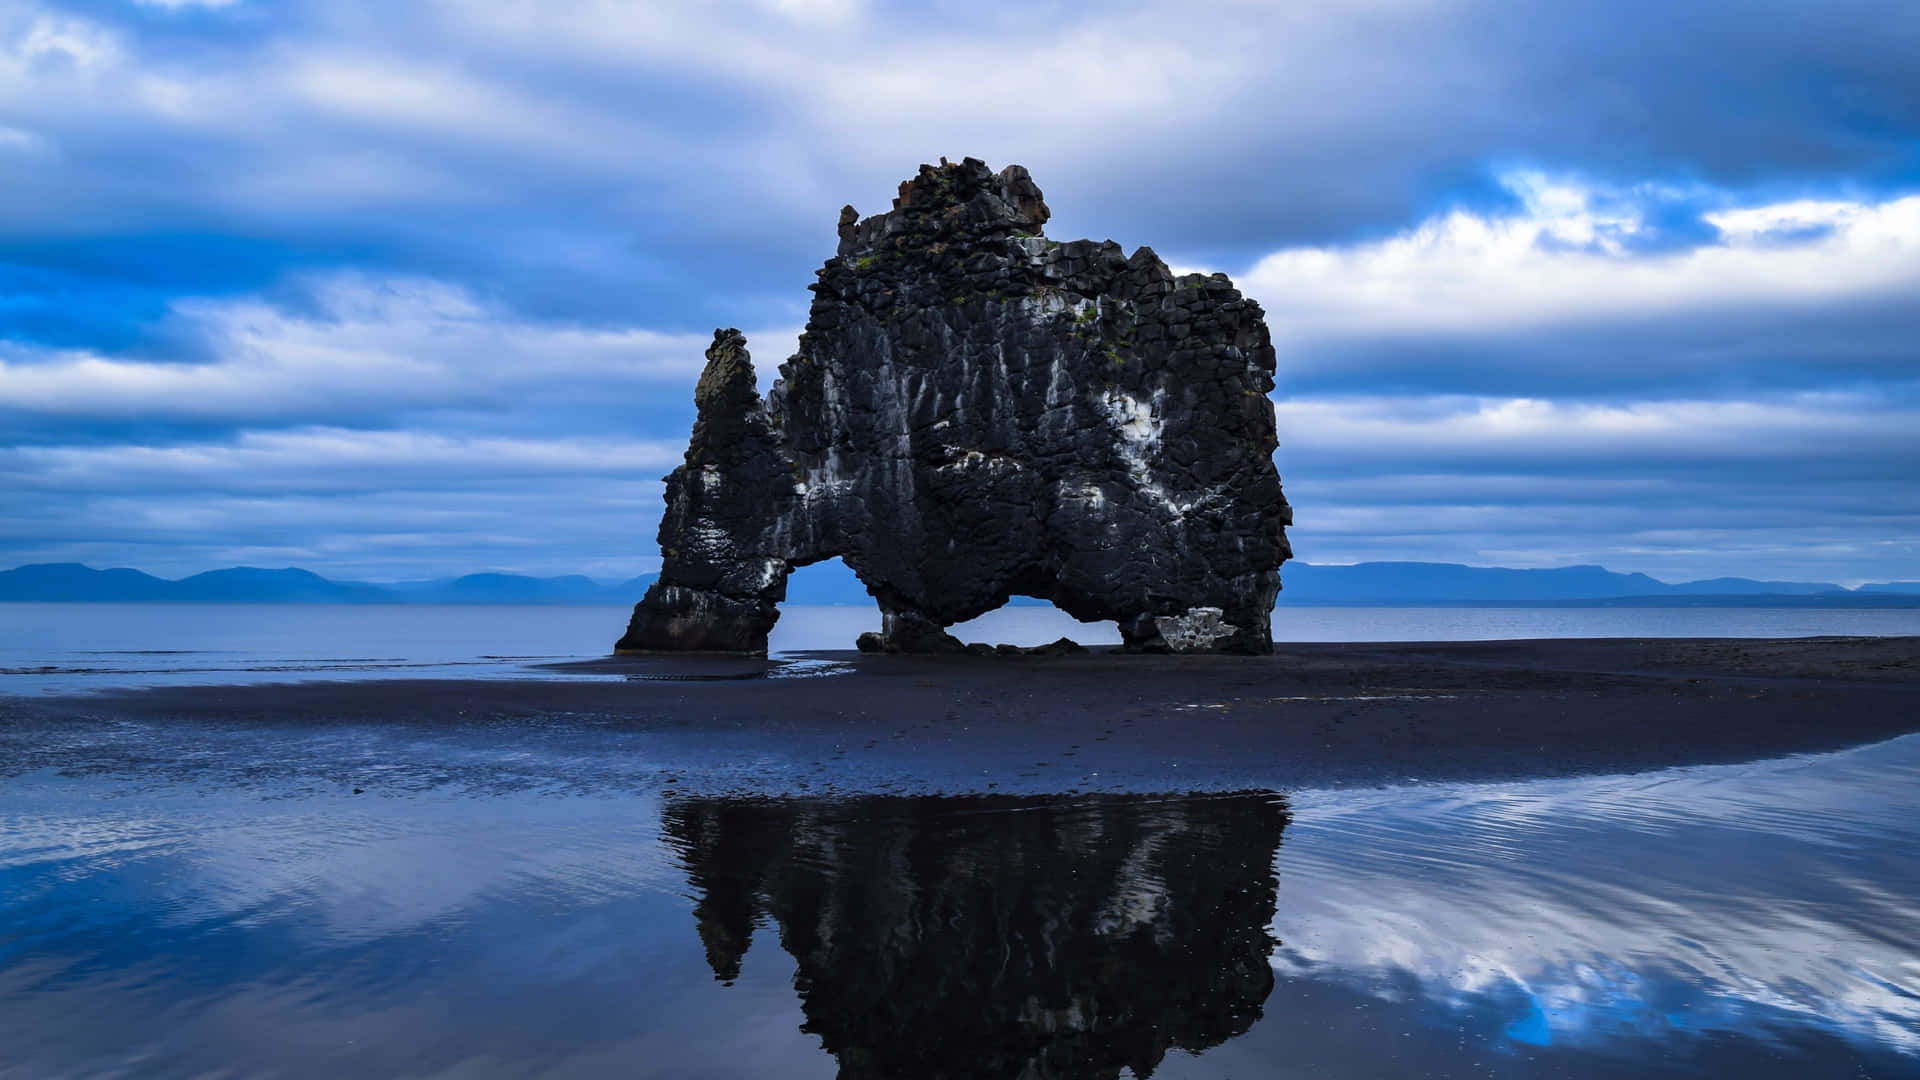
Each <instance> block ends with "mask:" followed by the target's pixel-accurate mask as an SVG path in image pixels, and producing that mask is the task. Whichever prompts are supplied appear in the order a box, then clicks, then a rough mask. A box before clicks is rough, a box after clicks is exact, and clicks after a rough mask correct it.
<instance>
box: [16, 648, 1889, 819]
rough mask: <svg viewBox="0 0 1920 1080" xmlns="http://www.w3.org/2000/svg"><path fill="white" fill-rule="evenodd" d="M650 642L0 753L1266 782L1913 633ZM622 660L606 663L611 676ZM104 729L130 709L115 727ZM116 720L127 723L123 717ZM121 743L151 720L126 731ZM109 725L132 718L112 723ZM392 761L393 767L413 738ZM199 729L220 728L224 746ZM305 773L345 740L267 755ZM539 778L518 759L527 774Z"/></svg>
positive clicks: (802, 774) (912, 784)
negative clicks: (664, 651)
mask: <svg viewBox="0 0 1920 1080" xmlns="http://www.w3.org/2000/svg"><path fill="white" fill-rule="evenodd" d="M795 660H796V661H803V662H804V661H813V662H819V661H830V662H832V663H833V664H835V665H840V666H843V668H844V670H843V671H842V672H841V673H837V674H829V675H820V676H813V677H806V678H764V677H760V676H762V675H763V674H764V673H765V672H766V671H768V670H769V669H777V668H779V667H780V666H781V665H782V664H783V663H791V662H794V661H782V660H778V659H776V660H774V661H754V660H739V659H735V660H726V659H718V658H693V657H670V658H663V657H660V656H643V657H607V658H604V659H599V660H590V661H581V662H573V663H565V664H558V665H543V666H544V667H547V668H549V669H550V670H554V671H557V672H559V671H564V672H570V673H575V674H583V675H600V676H609V677H608V678H602V679H598V680H594V681H585V680H579V681H572V680H556V679H551V678H549V679H537V678H530V679H526V680H515V679H487V680H459V679H447V680H407V679H377V680H363V681H353V682H345V681H341V682H326V681H321V682H305V683H279V684H247V685H226V686H203V687H158V688H152V689H144V690H107V691H98V692H90V693H85V694H77V695H73V696H67V697H48V698H31V699H28V698H11V699H0V755H4V758H5V759H6V760H10V761H12V762H13V763H14V764H13V767H12V768H11V769H8V770H5V772H0V775H5V774H8V773H12V774H17V773H19V772H23V771H31V770H35V769H52V770H55V771H56V772H60V773H62V774H64V775H122V776H126V775H135V776H137V775H139V774H140V772H141V770H143V769H157V770H161V771H164V772H166V773H167V774H169V775H172V776H175V777H176V778H179V777H183V776H185V777H191V776H192V775H193V774H194V773H195V770H196V769H200V770H202V771H203V772H204V774H205V775H206V777H208V778H209V779H214V780H218V779H219V777H220V776H221V775H224V774H223V773H222V772H221V768H222V767H221V766H219V765H218V763H217V760H211V759H209V760H201V759H200V758H198V757H195V756H194V755H193V754H187V753H184V748H182V750H171V749H168V748H167V747H169V746H170V745H171V744H172V743H173V742H185V743H188V744H193V743H195V740H198V741H199V742H200V743H207V744H223V743H234V742H236V741H245V742H247V744H248V745H249V746H251V747H252V748H253V751H252V752H254V753H255V754H256V756H257V755H258V754H259V753H261V752H265V753H267V754H269V755H270V756H271V753H272V750H273V748H274V747H276V746H282V745H284V746H287V747H289V753H290V754H291V752H292V750H293V749H296V748H297V747H298V745H299V743H300V740H303V739H312V738H323V737H326V736H328V735H329V733H332V734H338V733H340V732H342V731H362V732H368V733H380V734H381V736H382V737H384V738H387V739H389V740H406V739H411V740H413V742H412V743H411V744H410V745H413V746H414V747H415V748H416V750H418V748H419V747H420V746H421V744H423V743H424V744H426V745H429V746H431V745H435V744H445V745H449V746H454V747H459V748H464V750H473V749H474V748H475V747H489V748H493V749H490V750H489V751H488V752H489V753H491V752H494V750H498V749H499V748H501V747H514V746H521V747H528V746H537V747H544V748H552V747H555V746H563V747H565V748H566V750H567V752H568V753H572V754H585V755H590V756H595V757H599V756H604V757H605V760H606V768H607V769H608V770H609V776H612V775H614V774H618V777H619V779H618V781H617V783H615V782H614V781H612V780H609V783H614V784H615V786H620V787H622V788H623V789H626V790H632V789H635V788H641V789H644V788H649V787H657V788H658V789H659V790H662V791H675V792H695V791H698V792H705V793H713V794H730V793H731V794H743V795H765V796H774V795H802V794H804V795H854V794H873V793H889V794H935V793H938V794H967V793H1001V794H1006V793H1017V792H1024V793H1066V792H1091V791H1116V792H1118V791H1175V790H1179V791H1210V790H1215V791H1217V790H1234V789H1251V788H1268V789H1274V790H1285V789H1297V788H1306V787H1330V786H1342V787H1345V786H1376V785H1381V784H1394V783H1407V782H1424V781H1439V780H1508V779H1525V778H1533V777H1552V776H1568V775H1578V774H1592V773H1620V772H1640V771H1646V770H1650V769H1660V768H1667V767H1673V766H1681V765H1696V764H1715V763H1730V762H1739V761H1749V760H1759V759H1765V758H1773V757H1779V756H1783V755H1787V754H1794V753H1809V752H1820V751H1829V750H1838V749H1843V748H1846V747H1849V746H1856V745H1862V744H1866V743H1872V742H1879V741H1882V740H1884V739H1888V738H1893V737H1895V736H1899V735H1904V734H1908V733H1911V732H1914V731H1920V638H1799V639H1752V638H1737V639H1564V640H1534V641H1472V642H1397V643H1326V644H1315V645H1300V644H1286V645H1281V646H1278V647H1276V651H1275V653H1274V654H1273V655H1272V656H1265V657H1216V656H1138V655H1121V654H1118V653H1117V652H1115V651H1112V650H1099V649H1096V650H1094V651H1091V652H1089V653H1086V654H1083V655H1073V656H1047V657H1036V656H994V657H979V656H969V655H956V656H863V655H860V654H857V653H851V652H844V653H843V652H827V653H811V654H803V655H799V656H796V657H795ZM619 676H625V678H618V677H619ZM115 731H119V732H122V734H121V735H118V736H116V735H115V734H114V732H115ZM127 731H135V732H138V733H139V734H140V738H138V739H134V738H132V737H131V736H128V735H126V734H124V733H125V732H127ZM132 743H140V744H141V746H142V747H143V748H142V749H141V750H140V751H139V752H138V753H135V752H133V751H132V750H131V749H129V748H128V746H129V745H131V744H132ZM123 744H127V745H123ZM383 752H385V753H388V754H389V756H393V755H394V754H398V755H399V757H397V758H396V759H395V760H396V764H395V765H394V766H393V767H394V768H396V769H399V770H400V771H401V772H405V771H406V770H407V768H409V767H410V766H409V759H408V758H407V756H406V755H407V754H409V753H413V752H414V751H393V750H388V751H383ZM217 757H218V755H213V758H214V759H217ZM284 767H285V768H287V769H291V770H293V771H296V772H303V773H304V774H306V775H310V776H311V777H315V778H319V777H326V776H332V775H335V774H338V775H339V776H340V777H341V780H340V782H341V783H351V784H354V785H355V786H359V785H361V784H365V783H372V782H373V781H370V780H363V781H354V780H352V778H351V776H349V775H348V774H357V773H361V772H365V771H367V768H366V766H365V765H364V763H361V764H356V763H355V762H353V761H351V760H346V761H339V762H329V761H326V760H314V761H308V762H304V763H288V764H286V765H285V766H284ZM533 779H535V780H537V777H535V778H533Z"/></svg>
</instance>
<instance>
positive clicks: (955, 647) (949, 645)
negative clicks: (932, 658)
mask: <svg viewBox="0 0 1920 1080" xmlns="http://www.w3.org/2000/svg"><path fill="white" fill-rule="evenodd" d="M856 644H857V645H858V646H859V648H860V651H861V652H889V653H957V652H965V651H966V649H967V647H966V646H965V645H962V644H961V643H960V639H959V638H956V637H954V636H953V635H952V634H949V633H947V628H946V627H945V626H942V625H941V624H939V623H937V622H934V621H933V620H932V619H929V618H927V617H926V616H925V615H922V614H921V613H919V612H917V611H912V610H900V609H894V608H889V607H887V606H886V605H884V604H883V605H881V607H880V632H879V633H877V634H875V633H865V634H861V635H860V640H859V641H858V642H856Z"/></svg>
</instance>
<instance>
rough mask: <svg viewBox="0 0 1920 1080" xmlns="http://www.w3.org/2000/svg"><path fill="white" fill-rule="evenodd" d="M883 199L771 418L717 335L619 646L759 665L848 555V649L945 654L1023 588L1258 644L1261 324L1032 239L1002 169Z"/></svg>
mask: <svg viewBox="0 0 1920 1080" xmlns="http://www.w3.org/2000/svg"><path fill="white" fill-rule="evenodd" d="M893 205H894V208H893V210H892V211H890V212H888V213H885V214H879V215H876V216H874V217H870V218H867V219H866V220H864V221H862V220H860V219H859V215H858V214H857V213H855V211H854V209H853V207H851V206H849V207H847V208H846V209H845V210H843V211H841V214H840V247H839V252H838V254H837V255H835V256H834V257H833V258H832V259H829V260H827V263H826V265H825V266H823V267H821V269H820V270H819V272H818V277H819V280H818V281H817V282H816V283H815V284H813V285H811V286H809V288H811V289H812V290H813V293H814V299H813V306H812V310H811V312H810V314H809V317H808V320H807V327H806V330H805V332H804V333H802V334H801V336H800V349H799V351H798V352H797V353H795V354H794V355H793V356H792V357H791V358H790V359H788V360H787V362H786V363H784V364H782V365H781V366H780V378H779V380H778V381H777V382H775V384H774V386H773V389H772V391H771V393H770V394H769V395H768V397H767V398H766V400H764V401H763V400H762V399H761V397H760V395H759V393H758V392H757V391H756V389H755V383H754V374H753V366H752V362H751V361H750V359H749V358H748V355H747V348H746V339H745V338H744V337H743V336H742V335H741V334H740V332H739V331H738V330H731V329H728V330H720V331H717V332H715V334H714V340H713V346H712V347H711V348H710V349H708V350H707V367H706V370H705V372H704V373H703V374H702V375H701V377H700V383H699V388H698V390H697V391H696V392H695V402H696V404H697V406H698V410H699V415H698V419H697V420H696V422H695V423H694V427H693V436H692V439H691V440H690V442H689V444H688V447H687V455H686V461H685V463H684V464H682V465H681V466H680V467H679V468H677V469H675V470H674V471H673V473H672V475H670V476H668V477H667V512H666V516H665V518H664V520H662V522H661V524H660V548H661V554H662V557H663V560H664V562H663V565H662V567H661V573H660V579H659V581H658V582H656V583H655V584H654V585H653V587H652V588H650V589H649V590H648V591H647V595H646V598H645V599H644V600H642V601H641V602H640V604H639V605H638V606H637V607H636V608H635V609H634V614H633V621H632V623H631V625H630V626H629V627H628V630H627V634H626V636H625V637H623V638H622V639H621V640H620V642H619V644H618V646H617V648H618V649H619V650H620V651H623V652H638V651H689V650H695V651H721V652H744V653H763V652H764V651H765V650H766V642H767V632H768V631H769V630H770V629H772V627H773V624H774V621H775V620H776V619H777V618H779V612H778V609H777V605H778V604H779V602H780V601H781V600H782V599H784V598H785V596H786V581H787V575H788V573H789V572H790V571H791V570H792V569H793V568H794V567H797V566H804V565H806V564H808V563H812V562H818V561H820V560H822V559H828V558H832V557H835V556H839V557H841V558H843V559H844V560H845V562H846V564H847V565H848V566H849V567H851V568H852V569H853V571H854V572H855V573H856V574H857V575H858V576H859V578H860V580H861V582H862V583H863V584H865V585H866V587H867V591H868V592H870V593H871V594H873V597H874V599H875V600H876V601H877V602H878V603H879V605H880V610H881V614H882V626H883V628H884V629H883V630H882V632H881V633H880V634H878V635H866V636H863V638H862V640H861V642H860V645H861V647H862V648H864V649H880V650H887V651H912V652H919V651H943V650H951V649H958V648H959V647H960V645H959V643H958V642H957V641H956V640H955V639H954V638H953V637H952V636H951V635H949V634H947V633H946V630H945V628H946V627H947V626H950V625H952V624H954V623H957V622H961V621H964V620H967V619H971V618H973V617H975V616H977V615H980V614H983V613H985V612H987V611H991V610H993V609H994V608H997V607H999V606H1000V605H1001V604H1004V603H1005V602H1006V601H1007V599H1008V598H1009V597H1010V596H1012V595H1023V596H1033V597H1039V598H1042V599H1046V600H1051V601H1052V602H1053V603H1054V604H1056V605H1057V606H1059V607H1060V608H1061V609H1063V610H1064V611H1066V612H1067V613H1068V614H1071V615H1073V616H1074V617H1076V618H1078V619H1080V620H1082V621H1103V620H1110V621H1113V622H1116V623H1118V624H1119V626H1120V633H1121V636H1122V639H1123V641H1125V643H1126V645H1127V646H1128V647H1131V648H1135V649H1145V650H1169V649H1170V650H1173V651H1176V652H1208V651H1211V652H1242V653H1263V652H1268V651H1270V650H1271V648H1272V644H1271V639H1270V636H1269V618H1270V616H1271V612H1272V608H1273V602H1274V598H1275V596H1276V595H1277V594H1278V593H1279V590H1280V575H1279V567H1280V564H1281V563H1282V562H1284V561H1285V560H1286V559H1287V558H1288V556H1289V555H1290V554H1291V552H1290V549H1289V548H1288V546H1287V540H1286V533H1285V526H1286V525H1288V524H1289V523H1290V522H1291V510H1290V509H1289V507H1288V506H1287V502H1286V498H1285V496H1284V495H1283V494H1282V493H1281V488H1280V477H1279V474H1278V473H1277V472H1276V471H1275V469H1274V466H1273V457H1272V455H1273V451H1274V448H1275V445H1276V443H1275V437H1274V419H1273V408H1272V405H1271V403H1270V402H1269V401H1268V399H1267V393H1268V392H1269V391H1270V390H1272V388H1273V368H1274V355H1273V346H1272V343H1271V341H1270V340H1269V338H1268V334H1267V327H1266V323H1265V321H1264V319H1263V316H1262V313H1261V310H1260V306H1259V305H1258V304H1256V303H1254V302H1253V301H1252V300H1249V299H1247V298H1245V297H1243V296H1241V295H1240V293H1239V292H1238V291H1237V290H1235V289H1234V287H1233V284H1232V282H1230V281H1229V280H1228V279H1227V277H1226V275H1224V274H1214V275H1212V276H1211V277H1209V276H1206V275H1202V274H1188V275H1185V276H1183V277H1179V278H1176V277H1174V275H1173V274H1172V273H1171V272H1170V271H1169V270H1168V269H1167V266H1166V264H1165V263H1164V262H1162V261H1161V260H1160V258H1159V257H1158V256H1157V255H1155V254H1154V253H1153V251H1152V250H1151V249H1150V248H1144V247H1143V248H1140V249H1138V250H1137V251H1135V252H1134V253H1133V254H1132V255H1130V256H1129V255H1127V254H1125V253H1124V252H1122V250H1121V249H1120V246H1119V245H1118V244H1115V243H1113V242H1112V241H1107V242H1105V243H1095V242H1093V241H1090V240H1075V241H1071V242H1069V243H1064V244H1062V243H1059V242H1056V241H1053V240H1049V239H1047V238H1046V236H1044V235H1043V234H1042V232H1041V227H1042V226H1043V225H1044V224H1045V223H1046V221H1047V217H1048V210H1047V204H1046V202H1045V201H1044V199H1042V197H1041V194H1040V189H1039V188H1038V187H1037V186H1035V184H1034V182H1033V179H1032V178H1031V177H1030V176H1028V174H1027V170H1025V169H1024V168H1021V167H1020V166H1018V165H1011V166H1008V167H1007V168H1005V169H1003V170H1001V171H1000V172H999V173H994V172H993V171H991V170H990V169H988V168H987V166H986V164H985V163H983V162H981V161H978V160H975V159H973V158H968V159H966V160H965V161H962V162H960V163H958V164H948V163H947V162H946V161H944V160H943V161H942V162H941V163H940V164H939V165H938V166H930V165H923V166H921V167H920V171H919V174H918V175H917V176H915V177H914V178H913V179H911V180H908V181H906V182H905V183H903V184H901V185H900V195H899V197H898V198H897V199H895V200H894V204H893Z"/></svg>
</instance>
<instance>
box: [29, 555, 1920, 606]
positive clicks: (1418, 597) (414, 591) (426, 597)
mask: <svg viewBox="0 0 1920 1080" xmlns="http://www.w3.org/2000/svg"><path fill="white" fill-rule="evenodd" d="M656 576H657V575H654V574H643V575H641V576H640V577H636V578H632V579H630V580H627V581H623V582H620V583H618V584H612V585H609V584H602V583H600V582H597V581H594V580H592V579H591V578H586V577H581V576H579V575H573V576H570V577H554V578H536V577H525V576H522V575H519V574H468V575H466V576H465V577H456V578H445V579H441V580H437V581H416V582H403V583H399V584H371V583H368V582H357V581H330V580H328V579H327V578H323V577H321V576H320V575H318V574H315V573H313V572H311V571H308V570H300V569H295V568H291V567H290V568H287V569H284V570H261V569H256V568H254V567H246V566H237V567H233V568H231V569H227V570H212V571H208V572H207V573H204V574H195V575H193V576H192V577H189V578H182V579H180V580H178V581H169V580H166V579H164V578H157V577H154V576H153V575H151V574H144V573H141V572H140V571H138V570H126V569H117V570H94V569H92V568H90V567H86V566H82V565H80V564H79V563H43V564H39V565H35V566H22V567H18V568H16V569H13V570H4V571H0V602H13V603H19V602H59V603H75V602H94V603H171V604H582V605H586V604H608V605H621V606H624V605H629V604H633V603H636V602H637V601H638V600H639V599H640V597H641V595H642V594H643V593H645V592H646V590H647V586H648V585H649V584H650V583H652V581H653V580H654V578H655V577H656ZM1282 577H1283V578H1284V579H1285V581H1286V590H1285V591H1284V592H1283V593H1281V596H1280V603H1281V605H1282V606H1290V607H1316V606H1326V607H1334V606H1349V607H1351V606H1382V607H1384V606H1394V605H1406V606H1446V607H1920V582H1915V581H1892V582H1884V583H1879V584H1872V585H1862V586H1860V587H1859V588H1858V589H1846V588H1843V587H1842V586H1839V585H1833V584H1828V583H1825V582H1816V581H1751V580H1748V579H1746V578H1713V579H1711V580H1708V581H1688V582H1682V583H1680V584H1677V585H1676V584H1669V583H1667V582H1664V581H1659V580H1656V579H1654V578H1650V577H1648V576H1647V575H1645V574H1618V573H1614V572H1613V571H1611V570H1607V569H1604V568H1602V567H1598V566H1565V567H1559V568H1556V569H1551V570H1511V569H1505V568H1502V567H1485V566H1461V565H1458V564H1456V563H1413V562H1376V563H1356V564H1354V565H1352V566H1316V565H1313V564H1310V563H1298V562H1293V563H1288V564H1287V565H1286V567H1285V569H1284V570H1283V571H1282ZM787 602H788V603H793V604H866V603H870V602H871V600H870V598H869V597H868V596H867V593H866V590H865V588H864V587H862V586H861V584H860V582H859V581H858V579H856V578H855V577H854V576H853V572H852V571H851V570H848V569H847V568H846V566H845V565H844V564H842V563H840V562H838V561H837V560H836V561H834V562H831V563H828V564H825V565H823V566H820V567H813V568H808V569H806V570H804V571H801V572H800V573H798V574H797V575H796V576H795V577H794V578H793V579H792V582H791V584H790V585H789V587H788V590H787ZM1014 602H1015V603H1017V604H1018V603H1040V602H1041V601H1035V600H1028V599H1025V598H1015V600H1014Z"/></svg>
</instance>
